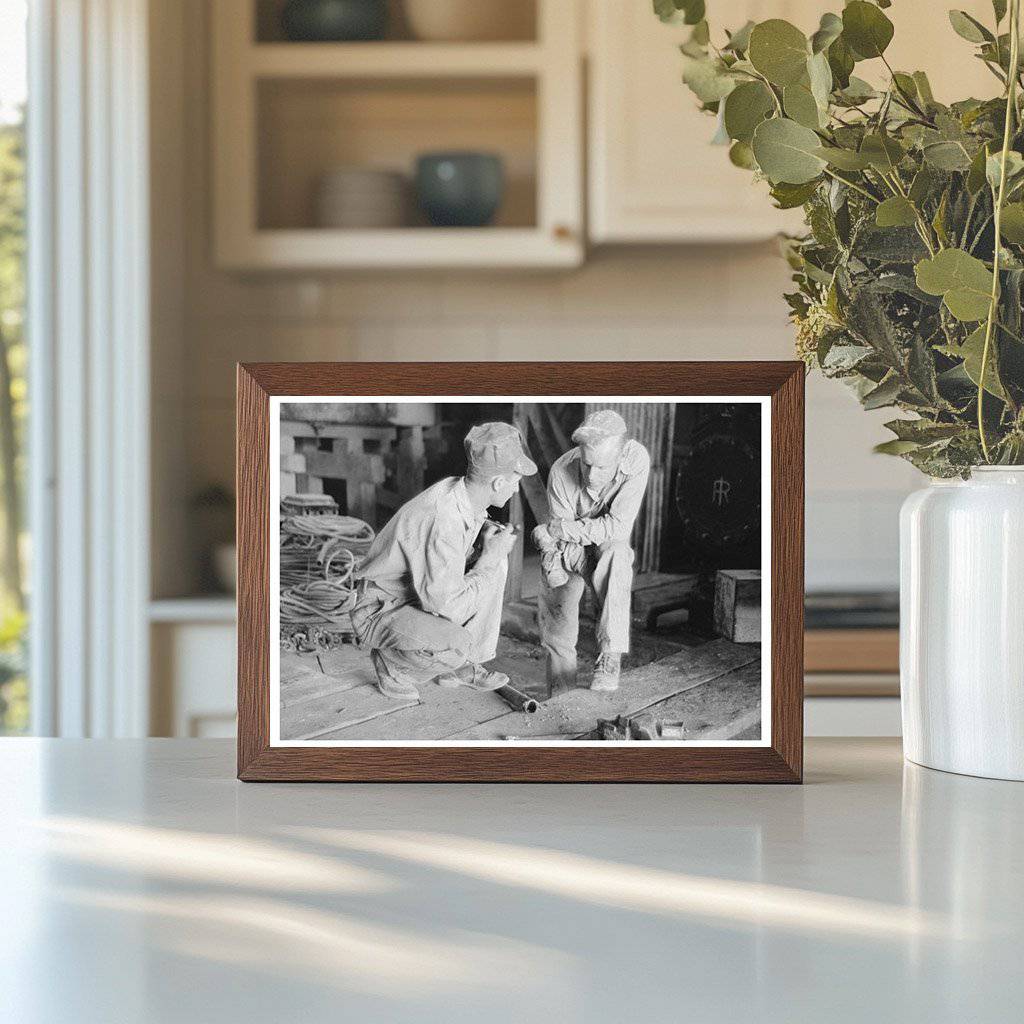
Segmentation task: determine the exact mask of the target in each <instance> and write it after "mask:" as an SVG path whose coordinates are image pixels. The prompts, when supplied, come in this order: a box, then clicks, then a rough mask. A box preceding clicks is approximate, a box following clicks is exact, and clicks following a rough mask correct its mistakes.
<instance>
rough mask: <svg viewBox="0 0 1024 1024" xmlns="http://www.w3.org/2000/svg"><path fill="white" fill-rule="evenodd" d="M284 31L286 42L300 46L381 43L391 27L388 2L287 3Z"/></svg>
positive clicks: (303, 0) (302, 0)
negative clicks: (379, 41) (375, 40)
mask: <svg viewBox="0 0 1024 1024" xmlns="http://www.w3.org/2000/svg"><path fill="white" fill-rule="evenodd" d="M281 27H282V29H283V30H284V34H285V37H286V38H288V39H291V40H293V41H294V42H301V43H341V42H366V41H369V40H371V39H380V38H382V37H383V35H384V32H385V30H386V29H387V27H388V7H387V0H288V2H287V3H286V4H285V5H284V8H283V9H282V11H281Z"/></svg>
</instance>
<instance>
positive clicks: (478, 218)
mask: <svg viewBox="0 0 1024 1024" xmlns="http://www.w3.org/2000/svg"><path fill="white" fill-rule="evenodd" d="M504 192H505V168H504V164H503V163H502V159H501V157H500V156H497V155H496V154H494V153H470V152H449V153H424V154H423V155H422V156H421V157H420V158H419V159H418V160H417V161H416V196H417V198H418V200H419V204H420V206H421V207H422V209H423V212H424V213H425V214H426V215H427V217H428V219H429V220H430V223H431V224H433V225H434V226H435V227H446V228H447V227H459V228H479V227H483V226H484V225H486V224H490V222H491V221H492V220H493V219H494V215H495V214H496V213H497V212H498V207H499V206H500V205H501V199H502V196H503V195H504Z"/></svg>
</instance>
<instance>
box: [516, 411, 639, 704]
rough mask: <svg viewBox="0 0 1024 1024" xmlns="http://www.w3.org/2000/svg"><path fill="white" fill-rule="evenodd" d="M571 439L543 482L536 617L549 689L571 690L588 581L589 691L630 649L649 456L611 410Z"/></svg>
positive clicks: (605, 685) (612, 676)
mask: <svg viewBox="0 0 1024 1024" xmlns="http://www.w3.org/2000/svg"><path fill="white" fill-rule="evenodd" d="M572 440H573V442H574V443H575V444H576V445H577V447H576V448H573V449H571V450H570V451H568V452H566V453H565V455H563V456H562V457H561V458H559V459H558V460H557V461H556V462H555V464H554V466H552V467H551V473H550V475H549V477H548V503H549V505H550V507H551V520H550V522H548V523H542V524H541V525H540V526H538V527H537V529H536V530H534V532H533V538H534V541H535V543H536V544H537V547H539V548H540V550H541V552H542V556H543V557H542V567H543V572H542V582H541V594H540V602H539V617H540V632H541V642H542V643H543V645H544V649H545V651H546V652H547V668H548V684H549V685H550V687H551V690H552V692H555V691H557V690H560V689H565V688H567V687H573V686H575V685H576V643H577V640H578V638H579V610H580V598H581V597H582V596H583V591H584V589H585V588H586V586H587V584H589V585H590V586H591V587H592V588H593V590H594V594H595V596H596V597H597V601H598V604H599V605H600V618H599V620H598V626H597V641H598V646H599V653H598V657H597V665H596V671H595V673H594V678H593V681H592V682H591V684H590V688H591V689H592V690H614V689H617V688H618V685H619V672H620V669H621V661H622V655H623V654H625V653H627V652H628V651H629V605H630V596H631V593H632V586H633V549H632V548H631V547H630V544H629V538H630V534H631V533H632V531H633V523H634V522H635V521H636V517H637V513H638V512H639V511H640V505H641V503H642V502H643V500H644V492H645V491H646V490H647V478H648V476H649V475H650V470H651V459H650V456H649V455H648V453H647V449H646V448H645V447H644V446H643V445H642V444H640V442H639V441H635V440H630V439H628V438H627V437H626V422H625V420H623V418H622V417H621V416H620V415H619V414H618V413H617V412H615V411H614V410H612V409H602V410H600V411H598V412H594V413H591V414H590V415H589V416H588V417H587V418H586V420H584V422H583V425H582V426H580V427H579V428H578V429H577V430H576V432H575V433H574V434H573V435H572Z"/></svg>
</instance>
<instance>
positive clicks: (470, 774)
mask: <svg viewBox="0 0 1024 1024" xmlns="http://www.w3.org/2000/svg"><path fill="white" fill-rule="evenodd" d="M347 395H351V396H359V397H360V398H361V399H365V398H366V396H403V395H409V396H423V397H424V398H429V397H430V396H435V395H436V396H452V395H471V396H495V399H496V400H499V397H500V396H501V397H503V396H509V395H516V396H537V397H538V398H541V397H545V396H576V395H579V396H602V397H603V396H606V395H607V396H637V397H638V398H639V397H641V396H673V397H676V396H678V397H680V398H682V397H684V396H758V397H763V398H764V399H766V402H765V407H767V408H770V420H769V425H770V448H771V452H770V460H765V461H762V465H763V466H764V465H770V481H769V482H768V483H769V486H770V492H766V493H770V496H771V515H770V520H768V524H769V527H770V540H769V546H770V577H771V585H770V622H771V635H770V637H766V638H764V643H765V644H766V645H767V647H766V650H767V651H768V652H769V655H768V657H769V658H770V667H771V672H770V685H771V695H770V712H771V713H770V737H764V739H763V745H760V746H716V745H705V746H686V745H679V746H668V745H649V744H645V743H643V742H632V743H621V744H609V745H606V746H604V747H601V746H594V745H591V746H570V745H566V744H562V745H555V746H516V745H497V744H495V745H481V746H472V747H470V746H444V745H438V746H423V745H419V746H396V745H389V746H385V745H382V746H366V745H363V746H358V747H351V746H349V747H322V746H310V747H306V746H280V745H272V743H271V731H270V715H271V708H270V694H271V686H270V666H271V657H270V649H271V632H270V630H271V600H270V571H271V558H270V542H271V536H272V534H271V518H270V517H271V509H270V494H271V488H270V473H271V466H270V453H271V450H272V449H271V430H270V425H271V422H270V421H271V416H270V409H271V398H272V397H275V396H323V397H324V398H329V397H335V398H336V397H339V396H347ZM648 400H650V399H648ZM237 429H238V434H237V443H238V448H237V453H238V461H237V496H238V497H237V501H238V504H237V538H238V777H239V779H242V780H244V781H378V782H379V781H423V782H426V781H430V782H437V781H466V782H485V781H486V782H790V783H793V782H800V781H801V778H802V764H803V589H804V588H803V569H804V565H803V560H804V536H803V516H804V477H803V471H804V367H803V365H802V364H801V363H799V362H795V361H793V362H789V361H786V362H782V361H777V362H623V363H612V362H604V363H554V362H553V363H509V362H504V363H497V362H481V363H251V364H239V366H238V395H237ZM762 460H764V455H763V454H762Z"/></svg>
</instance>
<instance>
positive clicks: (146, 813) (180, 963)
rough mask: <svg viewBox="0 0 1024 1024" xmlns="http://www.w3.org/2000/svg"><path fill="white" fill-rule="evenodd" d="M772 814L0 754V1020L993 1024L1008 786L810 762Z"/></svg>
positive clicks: (1006, 877)
mask: <svg viewBox="0 0 1024 1024" xmlns="http://www.w3.org/2000/svg"><path fill="white" fill-rule="evenodd" d="M807 754H808V756H807V782H806V785H804V786H803V787H798V786H779V787H770V786H762V787H758V786H733V787H727V786H605V785H594V786H551V785H549V786H540V785H533V786H528V785H510V786H484V785H461V786H442V785H405V786H402V785H376V784H374V785H370V784H365V785H334V786H330V785H298V784H293V785H265V784H264V785H259V784H250V785H243V784H241V783H238V782H236V781H235V780H234V777H233V775H234V748H233V745H232V744H231V743H230V742H227V741H216V740H213V741H201V740H149V741H139V742H135V741H121V742H104V741H74V740H6V741H0V780H2V788H0V912H2V920H3V921H4V925H3V927H2V928H0V1021H2V1022H3V1024H37V1022H43V1021H45V1022H47V1024H50V1022H53V1024H57V1022H60V1024H64V1022H72V1021H73V1022H75V1024H91V1022H102V1024H120V1022H136V1021H138V1022H145V1024H164V1022H172V1021H173V1022H177V1021H182V1022H185V1021H187V1022H190V1024H206V1022H210V1024H213V1022H216V1024H226V1022H231V1021H245V1022H247V1024H257V1022H264V1021H265V1022H274V1024H279V1022H288V1024H313V1022H318V1021H331V1022H339V1021H352V1022H353V1024H369V1022H377V1021H382V1022H383V1021H386V1022H389V1024H392V1022H404V1021H410V1022H411V1021H415V1022H417V1024H423V1022H433V1021H439V1022H440V1021H444V1022H462V1021H466V1022H473V1024H495V1022H498V1021H516V1022H524V1021H534V1020H536V1021H545V1022H547V1021H557V1022H559V1024H567V1022H576V1021H580V1022H582V1021H586V1022H588V1024H594V1022H600V1021H609V1022H616V1024H624V1022H630V1021H642V1022H650V1021H672V1022H677V1021H694V1022H697V1024H704V1022H721V1021H744V1022H746V1021H751V1022H758V1024H762V1022H771V1021H785V1022H787V1024H793V1022H803V1021H807V1022H813V1024H820V1022H822V1021H827V1022H828V1024H839V1022H846V1021H850V1022H853V1021H856V1022H858V1024H860V1022H865V1021H882V1022H889V1021H899V1022H901V1024H902V1022H907V1021H915V1022H916V1021H920V1022H928V1024H942V1022H951V1024H952V1022H956V1024H964V1022H966V1021H971V1022H972V1024H978V1022H987V1021H992V1022H997V1021H998V1022H1000V1024H1002V1022H1006V1021H1009V1020H1013V1019H1019V1016H1020V1012H1021V1008H1022V1006H1024V972H1022V971H1021V969H1020V963H1021V949H1022V948H1024V785H1019V784H1014V783H1009V782H989V781H985V780H981V779H973V778H964V777H960V776H954V775H944V774H941V773H938V772H931V771H928V770H926V769H923V768H918V767H917V766H915V765H904V764H903V762H902V761H901V758H900V752H899V747H898V742H897V741H894V740H810V741H808V745H807Z"/></svg>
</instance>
